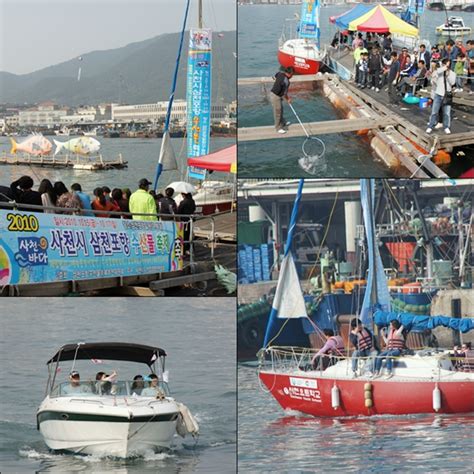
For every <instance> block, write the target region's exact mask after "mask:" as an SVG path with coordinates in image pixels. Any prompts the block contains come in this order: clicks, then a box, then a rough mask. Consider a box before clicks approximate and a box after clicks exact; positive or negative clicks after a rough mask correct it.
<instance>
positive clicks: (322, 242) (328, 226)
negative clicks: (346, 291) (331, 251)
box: [307, 189, 339, 291]
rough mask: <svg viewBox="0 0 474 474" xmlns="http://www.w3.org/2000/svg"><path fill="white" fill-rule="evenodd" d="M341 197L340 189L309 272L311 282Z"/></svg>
mask: <svg viewBox="0 0 474 474" xmlns="http://www.w3.org/2000/svg"><path fill="white" fill-rule="evenodd" d="M338 197H339V189H338V190H337V191H336V196H335V198H334V203H333V205H332V209H331V213H330V214H329V220H328V223H327V226H326V231H325V233H324V236H323V238H322V240H321V243H320V245H319V249H318V255H317V256H316V259H315V261H314V265H313V267H312V268H311V271H310V272H309V276H308V279H307V281H308V282H310V280H311V277H312V276H313V273H314V270H315V269H316V264H317V261H318V260H319V258H320V256H321V251H322V248H323V245H324V243H325V241H326V237H327V235H328V233H329V228H330V225H331V221H332V217H333V214H334V210H335V209H336V203H337V199H338ZM309 285H310V283H307V291H309V288H310V286H309Z"/></svg>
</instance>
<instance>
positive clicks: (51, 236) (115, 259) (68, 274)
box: [0, 210, 183, 286]
mask: <svg viewBox="0 0 474 474" xmlns="http://www.w3.org/2000/svg"><path fill="white" fill-rule="evenodd" d="M182 245H183V224H182V223H175V222H171V221H164V222H161V221H157V222H152V221H136V220H129V219H105V218H96V217H85V216H74V215H57V214H33V213H28V212H19V211H6V210H0V286H3V285H8V284H11V285H18V284H28V283H46V282H54V281H69V280H88V279H95V278H109V277H118V276H131V275H143V274H152V273H161V272H167V271H172V270H181V269H182V267H183V259H182V248H183V247H182Z"/></svg>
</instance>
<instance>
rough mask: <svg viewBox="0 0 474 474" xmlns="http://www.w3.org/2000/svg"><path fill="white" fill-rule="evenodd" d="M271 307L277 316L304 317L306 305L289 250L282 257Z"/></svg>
mask: <svg viewBox="0 0 474 474" xmlns="http://www.w3.org/2000/svg"><path fill="white" fill-rule="evenodd" d="M273 308H274V309H275V310H276V314H277V317H279V318H304V317H306V305H305V302H304V298H303V293H302V291H301V285H300V280H299V278H298V273H297V272H296V266H295V262H294V260H293V256H292V255H291V252H288V254H287V255H286V256H285V257H284V258H283V262H282V264H281V270H280V277H279V278H278V284H277V289H276V293H275V298H274V300H273Z"/></svg>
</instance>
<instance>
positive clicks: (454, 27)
mask: <svg viewBox="0 0 474 474" xmlns="http://www.w3.org/2000/svg"><path fill="white" fill-rule="evenodd" d="M471 31H472V29H471V27H470V26H466V25H465V24H464V20H463V19H462V18H461V17H459V16H450V17H449V18H448V20H447V21H446V23H443V24H442V25H439V26H437V27H436V33H437V34H438V35H443V36H445V35H447V36H451V35H452V36H459V35H469V34H471Z"/></svg>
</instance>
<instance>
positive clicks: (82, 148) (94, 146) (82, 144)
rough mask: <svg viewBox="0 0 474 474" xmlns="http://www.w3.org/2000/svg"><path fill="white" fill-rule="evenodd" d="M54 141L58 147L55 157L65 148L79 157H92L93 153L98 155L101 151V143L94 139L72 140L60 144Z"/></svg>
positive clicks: (80, 138) (81, 138)
mask: <svg viewBox="0 0 474 474" xmlns="http://www.w3.org/2000/svg"><path fill="white" fill-rule="evenodd" d="M53 141H54V144H55V145H56V150H55V151H54V155H55V156H56V155H57V154H58V153H59V152H60V151H61V150H62V149H63V148H64V149H65V150H68V151H70V152H72V153H77V154H79V155H90V154H91V153H97V152H98V151H99V150H100V142H99V141H98V140H96V139H95V138H92V137H79V138H72V139H71V140H69V141H67V142H59V141H58V140H53Z"/></svg>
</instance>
